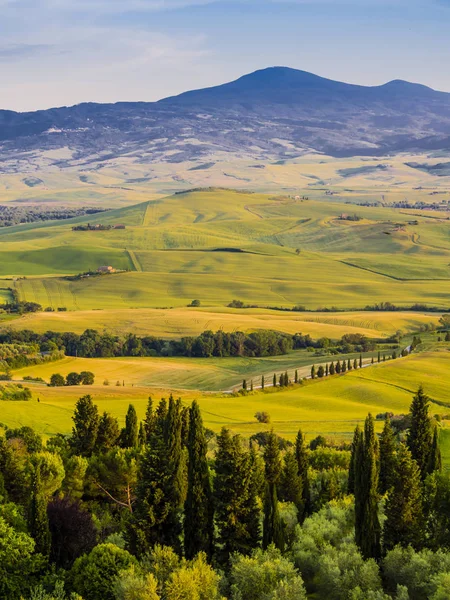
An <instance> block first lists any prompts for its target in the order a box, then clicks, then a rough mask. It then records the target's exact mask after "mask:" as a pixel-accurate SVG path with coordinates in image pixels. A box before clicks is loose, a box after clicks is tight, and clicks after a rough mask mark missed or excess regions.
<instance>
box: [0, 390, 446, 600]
mask: <svg viewBox="0 0 450 600" xmlns="http://www.w3.org/2000/svg"><path fill="white" fill-rule="evenodd" d="M429 404H430V401H429V398H428V397H427V396H426V395H425V393H424V392H423V390H422V389H421V388H420V389H419V390H418V392H417V394H415V396H414V398H413V401H412V404H411V414H410V427H409V429H408V431H407V433H406V435H404V434H402V433H401V432H398V431H397V430H396V429H395V428H394V426H393V425H392V424H391V423H390V421H389V419H387V420H386V422H385V426H384V430H383V432H382V434H381V436H380V437H379V438H378V436H377V435H376V434H375V431H374V423H373V419H372V417H371V416H370V415H369V416H368V417H367V419H366V421H365V423H364V427H363V428H361V427H359V426H358V427H357V428H356V429H355V432H354V437H353V442H352V445H351V451H350V452H349V451H347V450H341V449H337V448H333V447H327V446H326V445H325V441H324V440H323V438H322V437H321V436H319V438H321V439H319V438H317V439H316V440H315V441H314V440H312V442H311V444H310V445H309V446H310V447H309V448H308V446H307V444H306V441H305V436H304V435H303V433H302V432H301V431H299V432H298V434H297V436H296V439H295V443H294V444H287V445H286V444H282V443H281V441H282V440H280V438H279V436H277V435H276V434H275V433H274V432H273V431H267V432H265V433H264V435H263V436H259V437H258V440H259V442H260V443H257V442H256V440H255V441H254V442H252V443H248V442H247V441H246V440H245V439H243V438H242V437H241V436H240V435H234V434H233V433H232V432H231V431H229V430H228V429H227V428H223V429H222V430H221V432H220V433H219V434H218V435H214V434H213V433H212V432H210V431H208V430H206V429H205V427H204V425H203V422H202V416H201V412H200V407H199V405H198V403H197V402H196V401H194V402H193V403H192V404H191V405H190V406H186V405H184V404H183V403H182V401H181V400H180V399H178V400H176V399H174V398H173V397H172V396H171V397H170V398H169V399H168V400H165V399H162V400H161V401H160V402H159V403H158V404H157V405H154V403H153V401H152V399H149V401H148V405H147V410H146V414H145V418H144V420H143V421H141V422H139V419H138V417H137V413H136V410H135V408H134V407H133V406H132V405H130V407H129V409H128V412H127V414H126V418H125V425H124V427H122V428H120V427H119V423H118V421H117V419H116V418H114V417H113V416H112V415H110V414H109V413H107V412H104V413H103V414H100V413H99V410H98V407H97V406H96V405H95V404H94V402H93V401H92V398H91V397H90V396H84V397H83V398H80V399H79V401H78V402H77V404H76V408H75V412H74V415H73V428H72V433H71V435H70V436H68V437H67V436H63V435H57V436H54V437H52V438H50V439H49V441H48V442H47V443H46V445H44V444H43V442H42V439H41V438H40V436H39V435H38V434H36V433H35V432H34V431H33V430H32V429H30V428H27V427H22V428H19V429H6V434H5V436H4V437H0V597H5V598H8V599H11V600H16V599H17V600H19V599H20V598H24V600H36V599H39V600H52V599H53V600H64V599H68V598H71V599H73V600H75V598H77V599H79V598H83V599H84V600H130V599H132V600H148V599H149V598H150V599H151V600H158V599H159V600H214V599H216V600H224V599H225V600H226V599H229V600H242V599H243V598H245V599H246V600H261V599H262V598H264V599H267V600H283V599H284V600H302V599H306V597H307V594H313V595H314V597H315V598H318V599H319V600H322V599H323V600H325V599H327V600H346V599H350V600H363V599H364V600H365V599H368V598H370V599H373V600H389V599H392V598H397V600H402V599H403V600H407V599H408V598H414V599H415V598H418V599H419V600H421V599H422V598H423V599H424V600H425V599H428V598H430V599H432V600H440V599H442V598H446V597H448V593H449V592H450V582H449V580H448V579H449V578H448V573H449V572H450V533H449V532H450V527H449V525H450V500H449V499H450V478H449V476H448V475H444V474H441V462H442V461H441V456H440V451H439V440H438V429H437V425H436V423H435V422H433V421H432V420H431V419H430V417H429V414H428V413H429ZM313 442H314V444H313ZM312 448H314V449H312ZM381 505H384V506H385V508H384V515H385V516H384V523H383V522H382V519H381V518H380V506H381ZM413 574H414V576H413V577H412V575H413ZM446 594H447V595H446Z"/></svg>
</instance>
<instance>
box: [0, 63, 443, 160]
mask: <svg viewBox="0 0 450 600" xmlns="http://www.w3.org/2000/svg"><path fill="white" fill-rule="evenodd" d="M62 148H64V149H66V152H63V153H58V152H53V153H50V155H49V156H54V158H53V159H51V158H49V159H48V160H47V164H48V162H50V163H52V164H55V165H57V166H60V167H66V166H72V165H76V166H78V167H80V166H81V167H82V166H86V165H93V164H96V163H102V162H104V161H106V160H110V159H114V158H117V157H123V156H127V157H129V158H131V159H132V160H134V161H136V162H141V163H151V162H161V161H163V162H171V163H179V162H184V161H187V160H205V158H206V157H208V156H211V155H212V154H217V153H218V152H222V153H231V154H233V155H236V156H239V157H249V158H252V159H260V160H267V161H268V160H280V159H281V160H282V159H286V158H291V157H295V156H299V155H302V154H304V153H305V152H309V151H317V152H322V153H325V154H330V155H333V156H354V155H368V156H371V155H372V156H377V155H385V154H388V153H395V152H402V151H426V150H441V149H445V150H447V149H450V94H448V93H444V92H438V91H435V90H432V89H431V88H428V87H426V86H423V85H418V84H413V83H408V82H406V81H401V80H396V81H391V82H389V83H387V84H385V85H381V86H374V87H365V86H359V85H350V84H347V83H341V82H338V81H332V80H329V79H324V78H322V77H318V76H316V75H313V74H311V73H307V72H305V71H299V70H295V69H289V68H286V67H272V68H268V69H263V70H260V71H256V72H254V73H251V74H249V75H245V76H243V77H241V78H240V79H237V80H236V81H233V82H231V83H226V84H224V85H219V86H216V87H211V88H207V89H201V90H195V91H190V92H186V93H183V94H180V95H179V96H174V97H171V98H166V99H164V100H160V101H159V102H152V103H146V102H136V103H117V104H94V103H85V104H80V105H77V106H73V107H69V108H68V107H64V108H54V109H50V110H41V111H36V112H28V113H16V112H13V111H0V171H3V172H5V171H11V170H13V171H14V170H17V169H18V165H20V164H21V165H23V164H24V162H25V163H26V162H27V160H32V159H33V157H36V156H38V155H39V154H40V153H42V152H48V151H49V150H53V151H55V150H59V149H62ZM67 149H68V150H67Z"/></svg>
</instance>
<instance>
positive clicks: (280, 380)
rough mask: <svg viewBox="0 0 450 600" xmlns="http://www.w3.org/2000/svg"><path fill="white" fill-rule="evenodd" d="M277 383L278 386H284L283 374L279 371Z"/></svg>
mask: <svg viewBox="0 0 450 600" xmlns="http://www.w3.org/2000/svg"><path fill="white" fill-rule="evenodd" d="M278 383H279V386H280V387H284V374H283V373H281V375H280V377H279V379H278Z"/></svg>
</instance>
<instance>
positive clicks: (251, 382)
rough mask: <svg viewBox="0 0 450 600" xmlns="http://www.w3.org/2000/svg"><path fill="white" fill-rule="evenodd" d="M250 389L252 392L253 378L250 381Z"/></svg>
mask: <svg viewBox="0 0 450 600" xmlns="http://www.w3.org/2000/svg"><path fill="white" fill-rule="evenodd" d="M250 391H251V392H253V379H252V380H251V381H250Z"/></svg>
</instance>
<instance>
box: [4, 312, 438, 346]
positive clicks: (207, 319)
mask: <svg viewBox="0 0 450 600" xmlns="http://www.w3.org/2000/svg"><path fill="white" fill-rule="evenodd" d="M439 317H440V315H439V314H432V313H420V312H393V313H391V312H346V313H298V312H280V311H273V310H264V309H243V310H237V309H230V308H220V307H217V308H214V309H208V308H176V309H147V308H145V309H133V310H130V309H128V310H126V309H117V310H90V311H89V310H87V311H83V310H80V311H70V312H41V313H30V314H27V315H24V316H22V317H20V318H18V319H15V320H14V321H11V322H10V323H9V326H10V327H12V328H13V329H31V330H33V331H36V332H38V333H43V332H45V331H60V332H64V331H73V332H75V333H82V332H83V331H84V330H86V329H88V328H89V329H97V330H98V331H103V330H105V331H108V332H111V333H113V334H125V333H129V332H132V333H135V334H137V335H154V336H157V337H165V338H178V337H183V336H193V335H199V334H200V333H202V332H203V331H206V330H211V331H218V330H220V329H222V330H223V331H227V332H231V331H238V330H239V331H246V332H250V331H255V330H257V329H273V330H275V331H283V332H285V333H291V334H294V333H303V334H305V335H306V334H310V335H311V337H312V338H314V339H318V338H321V337H329V338H331V339H339V338H340V337H342V335H344V334H346V333H362V334H364V335H366V336H367V337H383V336H389V335H392V334H393V333H395V332H396V331H398V330H402V331H404V332H414V331H418V330H419V329H420V327H421V326H422V325H426V324H433V325H437V324H438V322H439Z"/></svg>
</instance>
